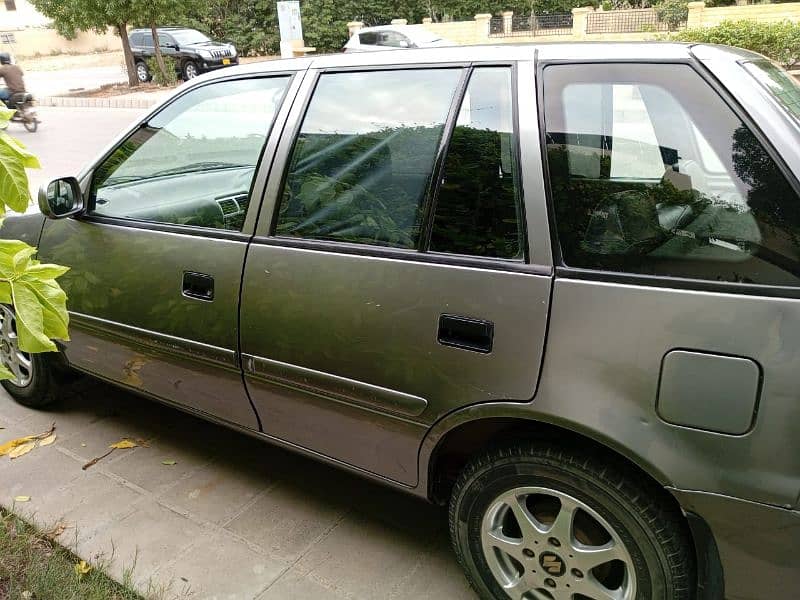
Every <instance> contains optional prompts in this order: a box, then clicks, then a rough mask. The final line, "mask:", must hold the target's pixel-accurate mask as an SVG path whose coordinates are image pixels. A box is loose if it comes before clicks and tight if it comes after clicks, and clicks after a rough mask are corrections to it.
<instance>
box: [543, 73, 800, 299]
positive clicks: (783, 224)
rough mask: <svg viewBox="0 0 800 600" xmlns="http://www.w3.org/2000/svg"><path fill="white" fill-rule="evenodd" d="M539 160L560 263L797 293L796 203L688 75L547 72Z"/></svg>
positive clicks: (749, 139) (723, 109) (737, 123)
mask: <svg viewBox="0 0 800 600" xmlns="http://www.w3.org/2000/svg"><path fill="white" fill-rule="evenodd" d="M544 83H545V118H546V127H547V153H548V163H549V169H550V180H551V185H552V194H553V202H554V204H555V211H556V225H557V228H558V233H559V238H560V242H561V248H562V252H563V257H564V261H565V262H566V264H567V265H570V266H575V267H585V268H592V269H603V270H610V271H628V272H632V273H642V274H648V275H665V276H675V277H688V278H696V279H707V280H713V281H727V282H741V283H754V284H775V285H796V284H797V283H798V281H799V280H800V199H798V197H797V195H796V194H795V193H794V191H793V190H792V188H791V186H790V185H789V183H788V182H787V180H786V179H785V178H784V176H783V175H782V173H781V172H780V170H779V168H778V166H777V165H776V164H775V162H774V161H773V160H772V159H771V158H770V156H769V155H768V154H767V152H766V151H765V150H764V148H763V147H762V145H761V144H760V143H759V141H758V140H757V139H756V138H755V136H754V135H753V133H752V132H751V131H750V130H749V129H748V128H747V126H746V125H744V124H743V123H742V122H741V120H739V119H738V118H737V117H736V115H735V114H734V113H733V111H732V110H731V109H730V107H728V106H727V105H726V104H725V103H724V102H723V100H722V99H721V98H720V97H719V95H718V94H717V93H716V92H715V91H714V90H713V89H712V88H711V87H709V85H708V84H707V83H706V82H705V81H704V80H703V79H702V78H701V77H700V76H699V75H698V74H697V73H695V71H694V70H692V69H691V68H690V67H688V66H683V65H637V66H635V67H632V66H631V65H592V66H578V65H574V66H573V65H570V66H552V67H548V68H547V69H546V70H545V82H544Z"/></svg>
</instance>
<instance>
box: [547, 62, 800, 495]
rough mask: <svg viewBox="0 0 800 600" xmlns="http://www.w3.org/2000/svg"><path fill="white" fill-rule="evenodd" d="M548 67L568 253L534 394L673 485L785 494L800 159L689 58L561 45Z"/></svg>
mask: <svg viewBox="0 0 800 600" xmlns="http://www.w3.org/2000/svg"><path fill="white" fill-rule="evenodd" d="M734 66H735V63H734ZM744 76H745V73H744V71H742V72H741V74H740V77H744ZM541 81H542V82H543V90H542V105H543V107H544V119H545V127H546V142H547V162H548V170H549V175H550V181H551V188H552V201H553V212H554V220H555V225H556V228H557V230H558V239H559V242H560V244H559V252H560V258H559V263H560V264H559V266H558V268H557V278H556V283H555V287H554V290H553V306H552V314H551V321H550V329H549V332H548V340H549V343H548V348H547V364H546V367H545V369H544V371H543V374H542V381H541V385H540V391H539V396H538V398H537V402H536V408H537V409H538V410H540V411H542V413H546V414H547V413H549V414H550V415H552V416H553V417H557V418H558V419H560V420H562V422H566V423H569V424H571V426H573V427H575V428H578V429H583V430H590V431H594V432H595V433H596V434H598V433H599V435H601V436H602V437H603V438H604V439H606V440H608V441H609V443H611V444H615V445H617V447H618V448H620V449H621V450H622V451H623V452H625V453H626V454H628V455H631V456H633V457H635V458H636V460H637V461H639V462H640V463H642V464H646V465H649V466H650V468H652V469H653V470H654V472H659V473H662V474H663V478H664V480H665V481H669V482H670V483H671V485H672V486H674V487H676V488H680V489H683V490H703V491H706V492H709V493H714V494H723V495H726V496H732V497H738V498H744V499H747V500H751V501H757V502H764V503H770V504H776V505H785V506H789V505H791V504H792V503H793V502H794V501H795V498H796V495H797V488H798V474H800V454H799V453H798V452H797V442H796V440H798V439H800V419H798V406H800V404H799V403H798V400H800V392H798V389H800V388H798V386H797V372H798V366H800V346H799V345H798V340H800V193H799V192H800V186H798V182H797V177H796V174H793V173H792V172H791V170H790V169H788V168H787V165H786V164H785V163H784V161H783V159H782V157H781V151H780V150H779V149H777V150H776V149H775V148H774V147H773V146H772V144H770V143H769V141H768V140H767V139H766V138H765V136H764V135H763V134H762V133H761V131H762V130H761V128H760V127H759V124H758V123H756V122H754V120H753V119H751V118H750V117H749V116H748V115H747V113H746V112H745V111H744V110H742V109H741V108H740V107H739V106H738V105H737V104H736V102H735V101H734V100H733V99H732V98H731V97H730V95H728V94H727V92H726V91H725V90H724V89H722V88H720V87H719V86H718V85H717V84H715V81H714V80H713V79H712V78H710V77H707V76H705V72H704V70H703V69H702V68H701V67H699V66H698V65H696V64H693V63H692V62H691V61H689V60H683V61H675V63H673V64H666V63H658V62H652V63H649V64H648V63H646V62H641V63H636V62H631V61H625V62H624V63H613V62H603V61H587V62H585V63H584V64H564V61H563V60H556V61H553V63H546V64H544V65H543V78H542V79H541ZM753 85H755V83H753ZM752 94H756V95H757V94H758V92H757V90H754V89H752V88H751V99H754V97H753V96H752ZM764 108H765V109H766V108H768V105H766V104H765V105H764ZM766 112H769V111H766ZM773 115H775V116H774V117H773V118H776V119H777V121H778V122H781V120H780V119H779V118H778V116H777V115H776V114H775V113H773ZM786 135H788V136H790V137H791V136H792V135H794V136H795V141H794V144H797V139H798V137H797V130H796V129H795V130H794V134H792V133H791V132H790V131H788V130H784V132H783V133H782V136H786ZM791 152H796V146H795V147H794V149H791ZM553 417H551V418H553Z"/></svg>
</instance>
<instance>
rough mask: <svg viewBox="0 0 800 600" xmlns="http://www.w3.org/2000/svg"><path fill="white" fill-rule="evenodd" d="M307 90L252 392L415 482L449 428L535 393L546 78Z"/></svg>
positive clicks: (322, 441)
mask: <svg viewBox="0 0 800 600" xmlns="http://www.w3.org/2000/svg"><path fill="white" fill-rule="evenodd" d="M523 73H524V76H523ZM515 78H518V81H519V84H520V88H521V89H523V90H525V91H526V92H527V94H528V95H527V96H526V98H527V99H528V101H529V104H528V105H526V107H527V109H526V111H524V112H523V111H520V110H518V108H517V106H516V97H515V95H514V90H515V89H517V88H516V87H515V83H516V82H515ZM304 88H305V89H304V95H305V98H306V106H299V105H298V106H296V108H295V110H293V113H292V115H291V116H290V119H289V125H288V126H287V132H288V135H286V136H285V137H284V139H282V140H281V150H280V152H279V156H280V157H281V158H280V159H279V160H277V161H276V165H275V169H274V171H273V174H272V175H271V178H270V183H269V186H268V190H267V194H266V198H265V204H264V208H263V209H262V212H261V216H260V219H259V224H258V228H257V235H256V237H255V238H254V241H253V244H252V245H251V247H250V250H249V252H248V257H247V262H246V266H245V273H244V283H243V290H242V309H241V310H242V334H241V345H242V352H243V355H242V356H243V364H244V370H245V380H246V383H247V388H248V391H249V392H250V396H251V398H252V400H253V403H254V405H255V407H256V409H257V410H258V412H259V415H260V417H261V420H262V423H263V430H264V432H265V433H267V434H269V435H271V436H273V437H276V438H279V439H281V440H284V441H286V442H289V443H291V444H294V445H297V446H299V447H302V448H304V449H307V450H310V451H313V452H315V453H318V454H321V455H324V456H326V457H329V458H332V459H335V460H337V461H340V462H342V463H345V464H347V465H350V466H352V467H354V468H357V469H362V470H365V471H369V472H372V473H376V474H378V475H381V476H384V477H386V478H389V479H392V480H394V481H397V482H401V483H404V484H407V485H414V484H415V483H416V481H417V454H418V449H419V446H420V442H421V440H422V438H423V436H424V434H425V433H426V431H427V430H428V428H429V427H430V425H431V424H432V423H434V422H435V421H436V420H437V419H439V418H440V417H442V416H443V415H445V414H447V413H448V412H450V411H453V410H455V409H458V408H459V407H462V406H466V405H469V404H474V403H479V402H488V401H492V400H497V399H504V400H511V401H521V402H524V401H527V400H529V399H530V398H531V397H532V396H533V394H534V390H535V388H536V382H537V377H538V372H539V364H540V361H541V356H542V346H543V340H544V332H545V325H546V320H547V313H548V300H549V294H550V285H551V266H550V258H549V246H548V233H547V223H546V216H545V213H544V203H543V187H542V181H541V177H540V176H539V175H537V173H539V169H540V165H541V163H540V154H539V152H538V151H537V150H536V149H537V139H538V138H537V130H536V121H535V118H534V115H535V112H533V111H531V105H532V103H533V98H534V94H533V89H532V73H531V71H530V64H529V63H523V64H519V65H515V64H513V63H506V64H502V63H500V64H492V65H480V64H476V65H473V66H464V65H463V64H461V65H437V66H434V67H431V66H427V67H418V66H408V67H402V68H386V67H370V68H365V69H363V70H361V69H358V70H352V69H342V70H336V69H322V70H318V71H316V72H313V73H309V76H308V79H307V82H306V83H305V84H304ZM298 104H299V103H298ZM520 139H522V141H523V144H522V152H521V153H520V145H519V141H520ZM531 149H532V150H531ZM520 165H525V179H524V185H523V183H522V182H523V178H522V177H521V170H522V169H521V167H520ZM529 168H530V172H531V176H530V177H529V176H528V175H529ZM523 197H524V198H525V200H526V202H530V205H529V206H528V210H527V212H526V211H525V210H523V207H522V200H523ZM273 206H274V209H272V207H273Z"/></svg>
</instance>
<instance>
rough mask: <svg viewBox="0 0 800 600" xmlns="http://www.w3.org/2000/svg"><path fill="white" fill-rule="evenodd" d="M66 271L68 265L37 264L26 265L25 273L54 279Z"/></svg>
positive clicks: (40, 277)
mask: <svg viewBox="0 0 800 600" xmlns="http://www.w3.org/2000/svg"><path fill="white" fill-rule="evenodd" d="M67 271H69V267H62V266H61V265H51V264H38V265H31V266H30V267H28V269H27V270H26V271H25V273H26V274H27V275H36V277H38V278H39V279H55V278H56V277H61V276H62V275H63V274H64V273H66V272H67ZM0 302H2V300H0Z"/></svg>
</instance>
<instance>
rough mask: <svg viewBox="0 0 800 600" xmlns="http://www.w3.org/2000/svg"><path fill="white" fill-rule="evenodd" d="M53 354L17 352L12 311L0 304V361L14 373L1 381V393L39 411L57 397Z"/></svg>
mask: <svg viewBox="0 0 800 600" xmlns="http://www.w3.org/2000/svg"><path fill="white" fill-rule="evenodd" d="M56 356H57V355H56V354H55V353H52V352H46V353H41V354H29V353H27V352H23V351H22V350H20V349H19V344H18V338H17V324H16V318H15V316H14V311H13V310H11V308H10V307H8V306H6V305H4V304H3V305H0V362H2V363H3V366H5V367H6V368H7V369H8V370H9V371H11V372H12V373H13V374H14V379H5V380H3V381H2V382H0V383H2V385H3V387H4V388H5V390H6V391H7V392H8V393H9V394H10V395H11V396H12V397H13V398H14V400H16V401H17V402H19V403H20V404H22V405H23V406H28V407H30V408H42V407H44V406H47V405H48V404H52V403H53V402H55V401H56V399H57V398H58V392H59V390H60V387H61V386H60V381H59V372H58V366H57V365H56V362H57V361H56Z"/></svg>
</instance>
